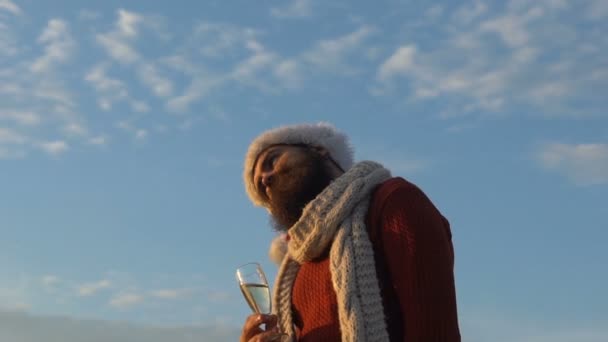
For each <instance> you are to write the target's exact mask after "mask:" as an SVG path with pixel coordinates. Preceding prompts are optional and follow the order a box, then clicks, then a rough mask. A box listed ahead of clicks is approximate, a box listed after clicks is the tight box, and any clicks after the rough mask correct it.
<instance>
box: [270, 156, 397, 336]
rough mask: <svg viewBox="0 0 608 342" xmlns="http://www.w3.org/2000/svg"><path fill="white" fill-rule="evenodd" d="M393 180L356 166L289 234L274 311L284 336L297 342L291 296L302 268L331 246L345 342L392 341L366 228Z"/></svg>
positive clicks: (377, 169) (366, 165)
mask: <svg viewBox="0 0 608 342" xmlns="http://www.w3.org/2000/svg"><path fill="white" fill-rule="evenodd" d="M388 178H390V172H389V171H388V170H386V169H385V168H383V167H382V165H380V164H377V163H374V162H369V161H366V162H361V163H358V164H356V165H355V166H353V167H352V168H351V169H349V170H348V171H347V172H346V173H344V174H343V175H342V176H340V177H338V178H337V179H336V180H334V181H333V182H332V183H331V184H330V185H329V186H328V187H327V188H326V189H325V190H323V192H321V194H319V196H317V198H315V199H314V200H313V201H311V202H310V203H309V204H308V205H307V206H306V207H305V208H304V210H303V212H302V216H301V217H300V220H299V221H298V222H296V223H295V224H294V225H293V226H292V227H291V228H290V229H289V236H290V241H289V245H288V251H287V255H286V256H285V258H284V259H283V262H282V264H281V266H280V268H279V273H278V274H277V279H276V282H275V289H274V295H273V305H272V306H273V308H274V310H275V312H276V314H277V316H278V318H279V324H280V327H281V330H282V331H283V332H284V333H286V334H288V335H289V336H291V338H292V340H295V331H294V326H293V317H292V312H291V292H292V287H293V284H294V280H295V278H296V275H297V273H298V270H299V269H300V265H301V264H303V263H305V262H308V261H311V260H313V259H315V258H317V257H319V256H320V255H321V253H323V252H324V251H325V250H327V247H330V246H331V247H330V254H329V265H330V266H329V267H330V273H331V281H332V284H333V288H334V291H335V292H336V297H337V302H338V316H339V320H340V332H341V335H342V341H347V342H372V341H374V342H375V341H377V342H384V341H388V340H389V339H388V333H387V330H386V323H385V317H384V309H383V306H382V298H381V296H380V288H379V285H378V280H377V279H376V267H375V263H374V252H373V249H372V244H371V242H370V240H369V237H368V235H367V231H366V227H365V217H366V214H367V211H368V206H369V201H370V197H371V192H372V190H373V189H374V188H375V187H376V186H377V185H378V184H380V183H382V182H383V181H385V180H387V179H388Z"/></svg>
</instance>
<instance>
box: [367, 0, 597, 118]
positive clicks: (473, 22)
mask: <svg viewBox="0 0 608 342" xmlns="http://www.w3.org/2000/svg"><path fill="white" fill-rule="evenodd" d="M569 6H570V5H569V3H567V2H565V1H561V0H543V1H530V0H511V1H509V2H508V3H507V6H506V7H505V8H503V7H500V8H499V9H493V10H491V9H490V8H489V6H488V5H487V3H486V2H482V1H472V2H470V3H468V4H465V5H463V6H461V8H457V9H456V10H455V11H454V13H455V14H454V15H453V16H452V17H451V19H449V22H448V23H447V24H446V25H443V26H439V27H436V26H434V28H436V29H438V30H439V34H438V35H437V37H436V38H435V39H434V41H435V42H436V43H434V44H430V45H429V44H427V43H426V42H423V41H422V39H426V38H423V37H425V36H423V35H422V34H419V33H418V32H421V31H424V26H423V27H422V28H421V27H416V32H412V33H411V34H408V35H407V36H408V43H407V44H403V43H401V44H400V47H397V48H396V51H397V52H395V53H393V54H392V55H391V56H390V57H387V58H386V59H385V60H384V62H382V63H381V64H380V65H379V67H378V69H377V72H376V80H377V84H376V85H372V86H371V87H370V91H371V92H372V93H373V94H374V95H378V96H391V95H393V94H399V93H403V92H407V93H406V95H405V96H406V97H407V98H408V99H409V100H412V101H418V102H422V101H436V102H437V103H438V104H439V105H440V106H441V108H440V109H439V110H438V113H442V114H440V116H441V117H444V118H451V117H454V116H458V115H467V114H470V113H478V115H492V113H496V112H504V111H505V109H506V108H509V107H510V106H513V105H523V107H522V109H523V110H527V111H529V112H533V113H540V114H543V115H545V116H575V117H584V116H589V115H605V113H602V112H599V109H597V107H593V106H580V104H579V103H598V102H601V99H600V98H601V96H600V95H599V93H600V92H598V91H597V89H603V88H605V87H606V86H608V79H607V78H602V77H594V75H600V74H602V70H603V68H604V67H603V64H604V62H603V59H602V57H601V56H602V55H605V52H607V51H608V41H607V40H605V39H603V38H602V36H601V35H600V34H599V33H597V31H595V30H594V29H593V28H590V26H584V25H583V26H577V25H576V24H574V23H576V22H580V21H584V20H586V19H584V17H582V16H583V14H582V11H576V10H575V11H570V10H569ZM566 17H568V19H567V20H565V18H566ZM421 25H425V23H422V24H421ZM428 25H429V26H430V25H432V24H430V23H428ZM583 36H586V37H588V38H586V39H585V42H579V41H580V37H583ZM577 37H578V38H577ZM590 42H593V43H592V44H591V45H590V44H589V43H590ZM590 46H592V49H589V47H590ZM556 65H559V66H561V67H556ZM389 81H390V82H389ZM388 90H391V91H388ZM439 99H441V100H439ZM439 102H441V103H439ZM574 103H577V105H574Z"/></svg>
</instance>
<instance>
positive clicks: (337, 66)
mask: <svg viewBox="0 0 608 342" xmlns="http://www.w3.org/2000/svg"><path fill="white" fill-rule="evenodd" d="M376 32H377V30H376V29H375V28H374V27H372V26H368V25H364V26H361V27H359V28H358V29H357V30H355V31H353V32H351V33H348V34H346V35H343V36H340V37H336V38H333V39H324V40H321V41H319V42H317V43H316V44H315V46H314V48H313V49H312V50H311V51H309V52H306V53H305V54H304V59H305V60H306V61H308V62H309V63H312V64H313V65H315V66H318V67H322V68H324V69H327V70H332V71H340V70H341V71H345V70H348V67H347V66H346V65H345V58H346V57H348V56H349V55H352V54H357V55H360V54H361V46H362V44H363V43H364V41H365V40H366V39H368V38H369V37H371V36H372V35H373V34H374V33H376Z"/></svg>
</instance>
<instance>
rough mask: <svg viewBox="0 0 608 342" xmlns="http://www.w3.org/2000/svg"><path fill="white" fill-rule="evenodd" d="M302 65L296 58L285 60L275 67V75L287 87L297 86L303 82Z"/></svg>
mask: <svg viewBox="0 0 608 342" xmlns="http://www.w3.org/2000/svg"><path fill="white" fill-rule="evenodd" d="M301 72H302V71H301V70H300V65H299V64H298V62H296V61H295V60H284V61H282V62H280V63H278V64H277V65H276V67H275V68H274V75H275V77H276V78H277V79H278V80H280V81H281V82H282V84H283V85H284V86H285V87H286V88H297V87H298V86H300V84H301V83H302V75H301Z"/></svg>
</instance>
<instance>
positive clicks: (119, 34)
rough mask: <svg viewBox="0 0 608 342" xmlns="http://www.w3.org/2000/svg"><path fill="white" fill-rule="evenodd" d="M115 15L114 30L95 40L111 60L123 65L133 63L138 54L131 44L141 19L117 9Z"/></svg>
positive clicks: (99, 35)
mask: <svg viewBox="0 0 608 342" xmlns="http://www.w3.org/2000/svg"><path fill="white" fill-rule="evenodd" d="M117 13H118V18H117V19H116V22H115V24H114V29H113V30H112V31H110V32H107V33H101V34H98V35H97V37H96V39H97V42H98V43H99V44H100V45H101V46H102V47H103V48H104V49H105V51H106V53H107V54H108V55H109V56H110V57H111V58H113V59H115V60H116V61H118V62H121V63H125V64H129V63H133V62H135V61H137V60H138V59H139V53H137V51H136V50H135V48H134V47H133V46H132V45H131V44H132V42H133V40H134V39H135V38H136V37H137V35H138V29H139V24H140V23H141V21H142V17H141V16H140V15H139V14H137V13H134V12H129V11H127V10H124V9H119V10H118V12H117Z"/></svg>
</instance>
